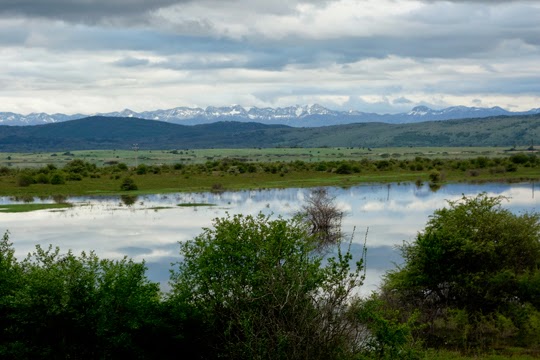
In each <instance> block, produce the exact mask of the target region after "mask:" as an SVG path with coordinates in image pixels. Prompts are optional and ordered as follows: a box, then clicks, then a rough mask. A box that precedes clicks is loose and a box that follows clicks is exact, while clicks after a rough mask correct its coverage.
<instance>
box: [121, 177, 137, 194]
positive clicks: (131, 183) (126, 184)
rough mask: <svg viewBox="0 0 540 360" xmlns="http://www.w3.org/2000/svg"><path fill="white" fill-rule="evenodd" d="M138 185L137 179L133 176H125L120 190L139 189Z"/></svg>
mask: <svg viewBox="0 0 540 360" xmlns="http://www.w3.org/2000/svg"><path fill="white" fill-rule="evenodd" d="M137 189H138V187H137V184H135V180H133V179H132V178H129V177H127V178H124V180H122V184H121V185H120V190H122V191H131V190H137Z"/></svg>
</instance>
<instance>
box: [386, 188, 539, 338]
mask: <svg viewBox="0 0 540 360" xmlns="http://www.w3.org/2000/svg"><path fill="white" fill-rule="evenodd" d="M502 200H503V199H502V198H501V197H495V198H493V197H488V196H487V195H486V194H481V195H478V196H477V197H474V198H467V197H464V198H463V199H462V200H461V201H456V202H449V208H444V209H440V210H437V211H435V213H434V215H433V216H432V217H431V219H430V220H429V222H428V224H427V226H426V228H425V230H424V231H423V232H421V233H419V234H418V235H417V237H416V240H415V241H414V242H413V243H409V244H404V245H403V246H402V248H401V251H402V254H403V257H404V260H405V264H404V266H403V267H402V268H400V269H398V270H395V271H392V272H390V273H389V274H388V275H387V278H386V281H385V284H384V286H383V297H385V298H386V300H387V301H388V302H389V303H391V304H394V306H396V307H400V306H401V307H403V308H409V309H412V308H419V309H420V310H421V312H422V315H423V320H424V321H426V322H429V323H430V328H429V331H428V332H427V333H426V334H427V335H429V336H431V338H430V341H434V342H435V343H437V342H447V343H453V345H456V346H460V347H462V348H467V347H477V346H478V347H482V346H488V345H489V343H490V341H491V342H492V341H496V340H497V341H499V340H501V341H502V339H511V338H512V337H513V336H514V335H515V334H516V333H517V332H519V331H521V330H520V327H522V325H523V323H522V322H520V320H519V319H517V318H516V317H515V316H514V315H512V312H513V311H514V310H512V309H514V308H515V306H516V305H517V306H527V304H528V303H535V304H537V300H536V299H538V298H539V297H540V286H538V282H537V281H538V280H537V279H538V277H539V276H540V275H539V272H540V270H539V269H540V215H539V214H527V213H526V214H522V215H515V214H512V213H511V212H510V211H508V210H506V209H503V208H502V207H501V201H502ZM452 324H454V325H452ZM527 326H528V325H527ZM514 328H515V329H516V331H510V330H509V329H514ZM451 329H454V330H455V331H456V332H457V334H456V335H455V336H447V335H448V334H451V333H452V331H450V330H451ZM449 337H450V338H453V339H454V341H452V340H451V339H449Z"/></svg>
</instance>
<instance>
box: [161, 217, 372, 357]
mask: <svg viewBox="0 0 540 360" xmlns="http://www.w3.org/2000/svg"><path fill="white" fill-rule="evenodd" d="M316 247H317V244H316V240H314V239H313V238H312V237H310V236H309V235H308V232H307V230H306V228H305V227H304V225H303V223H301V222H299V221H298V220H290V221H286V220H283V219H277V220H270V219H269V218H268V217H266V216H264V215H262V214H259V215H258V216H242V215H235V216H232V217H231V216H228V217H227V218H224V219H216V220H214V227H213V228H211V229H205V230H204V232H203V233H202V234H201V235H199V236H198V237H196V238H195V239H194V240H192V241H188V242H186V243H184V244H182V245H181V251H180V253H181V255H182V256H183V261H182V262H180V263H179V264H178V269H177V270H176V271H174V272H173V275H172V278H171V279H172V282H171V286H172V289H173V290H172V299H175V300H176V301H178V302H187V303H189V304H191V305H192V306H193V307H194V308H196V309H197V310H198V311H199V312H200V314H201V317H202V319H203V321H204V323H205V324H206V326H207V327H208V328H209V329H211V333H213V334H214V335H215V336H216V338H214V339H213V341H212V343H213V344H214V346H215V351H216V352H217V353H218V354H219V355H220V356H223V357H225V358H229V359H268V358H272V359H300V358H305V359H308V358H309V359H335V358H342V359H344V358H347V357H349V356H352V354H353V353H354V352H355V350H356V349H355V347H356V344H355V342H354V341H352V342H351V340H354V339H356V338H357V336H358V334H359V333H358V332H359V328H358V326H355V324H354V323H352V322H350V321H347V311H346V310H347V304H348V301H349V300H350V299H351V297H352V293H353V290H354V289H356V288H357V287H358V286H360V285H361V283H362V280H363V278H362V276H360V274H359V271H360V270H361V269H362V262H358V263H357V264H356V269H355V270H352V271H351V269H350V265H349V262H350V261H351V258H352V255H351V254H350V252H346V253H345V254H342V253H341V251H339V252H338V256H337V257H334V258H330V259H328V260H327V265H326V266H323V265H322V261H323V258H322V257H321V256H320V255H317V254H315V253H314V252H313V251H314V250H315V249H316Z"/></svg>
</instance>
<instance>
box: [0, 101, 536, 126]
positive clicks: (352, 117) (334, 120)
mask: <svg viewBox="0 0 540 360" xmlns="http://www.w3.org/2000/svg"><path fill="white" fill-rule="evenodd" d="M531 114H540V108H535V109H531V110H529V111H525V112H511V111H508V110H505V109H503V108H500V107H497V106H496V107H492V108H480V107H466V106H453V107H449V108H446V109H441V110H434V109H431V108H429V107H427V106H416V107H415V108H413V109H412V110H411V111H409V112H407V113H400V114H375V113H365V112H361V111H356V110H349V111H336V110H330V109H327V108H325V107H323V106H321V105H318V104H314V105H303V106H298V105H297V106H289V107H284V108H279V107H278V108H257V107H252V108H244V107H242V106H240V105H233V106H226V107H214V106H209V107H207V108H206V109H202V108H189V107H177V108H174V109H167V110H155V111H143V112H135V111H132V110H129V109H125V110H122V111H119V112H111V113H101V114H94V115H101V116H110V117H134V118H141V119H149V120H158V121H166V122H170V123H175V124H184V125H195V124H204V123H211V122H216V121H243V122H246V121H252V122H259V123H264V124H285V125H290V126H297V127H314V126H327V125H339V124H350V123H357V122H386V123H394V124H395V123H412V122H421V121H431V120H450V119H466V118H481V117H489V116H501V115H508V116H510V115H531ZM88 116H91V115H83V114H74V115H65V114H52V115H49V114H45V113H32V114H29V115H20V114H15V113H11V112H0V125H19V126H21V125H40V124H48V123H54V122H61V121H68V120H75V119H80V118H84V117H88Z"/></svg>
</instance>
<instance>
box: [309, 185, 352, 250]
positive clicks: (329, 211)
mask: <svg viewBox="0 0 540 360" xmlns="http://www.w3.org/2000/svg"><path fill="white" fill-rule="evenodd" d="M334 200H335V198H334V197H332V196H330V194H329V193H328V190H327V189H325V188H316V189H314V190H312V191H311V193H310V196H309V198H308V199H307V200H306V203H305V204H304V205H303V206H302V210H301V211H300V215H301V216H302V217H303V218H304V219H305V220H306V222H307V223H308V224H309V226H310V232H311V234H312V235H315V236H317V237H318V239H319V241H320V248H324V247H326V246H328V245H332V244H336V243H337V242H339V240H341V237H342V233H341V219H342V217H343V212H342V211H340V210H339V209H338V207H337V206H336V204H335V202H334Z"/></svg>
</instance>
